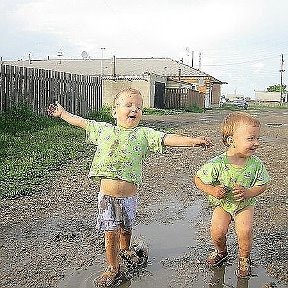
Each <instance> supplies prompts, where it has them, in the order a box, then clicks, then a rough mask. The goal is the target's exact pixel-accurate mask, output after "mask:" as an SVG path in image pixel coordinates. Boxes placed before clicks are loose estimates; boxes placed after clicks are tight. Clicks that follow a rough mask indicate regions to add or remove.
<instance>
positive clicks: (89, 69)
mask: <svg viewBox="0 0 288 288" xmlns="http://www.w3.org/2000/svg"><path fill="white" fill-rule="evenodd" d="M2 63H3V64H8V65H16V66H23V67H31V68H32V67H35V68H41V69H49V70H55V71H60V72H68V73H73V74H81V75H101V70H102V71H103V75H104V76H112V75H113V72H114V68H115V74H116V75H125V76H140V75H144V74H156V75H162V76H179V73H181V76H194V77H212V78H213V79H214V80H216V81H217V82H219V83H224V82H221V81H220V80H217V79H215V78H214V77H213V76H211V75H209V74H207V73H204V72H203V71H200V70H198V69H195V68H192V67H191V66H189V65H186V64H184V63H182V62H179V61H176V60H173V59H171V58H115V64H114V60H113V58H110V59H103V60H101V59H86V60H83V59H49V60H31V61H29V60H24V61H22V60H19V61H2ZM180 69H181V71H179V70H180Z"/></svg>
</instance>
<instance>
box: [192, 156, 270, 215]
mask: <svg viewBox="0 0 288 288" xmlns="http://www.w3.org/2000/svg"><path fill="white" fill-rule="evenodd" d="M196 175H197V176H198V177H199V178H200V179H201V181H202V182H203V183H205V184H210V185H215V186H216V185H224V186H225V187H226V189H227V191H228V192H227V193H226V195H225V196H224V198H222V199H217V198H215V197H213V196H212V195H209V196H208V199H209V201H210V203H211V204H213V205H215V206H221V207H222V208H223V209H224V210H225V211H227V212H229V213H235V212H237V211H239V210H241V209H243V208H244V207H247V206H249V205H254V204H255V202H256V200H255V198H249V199H245V200H243V201H238V202H237V201H235V199H234V197H233V193H232V189H233V188H234V186H235V184H239V185H241V186H243V187H245V188H246V189H248V188H251V187H253V186H261V185H264V184H266V183H268V182H269V175H268V173H267V170H266V169H265V166H264V164H263V163H262V161H261V160H260V159H259V158H258V157H257V156H254V155H252V156H250V157H249V158H248V159H247V162H246V164H245V166H244V167H236V166H234V165H232V164H231V163H229V161H228V158H227V155H226V153H223V154H221V155H219V156H217V157H215V158H213V159H211V160H210V161H209V162H207V163H206V164H204V165H203V166H202V167H201V168H200V169H199V170H198V172H197V174H196Z"/></svg>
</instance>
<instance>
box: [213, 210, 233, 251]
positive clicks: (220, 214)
mask: <svg viewBox="0 0 288 288" xmlns="http://www.w3.org/2000/svg"><path fill="white" fill-rule="evenodd" d="M231 219H232V218H231V215H230V214H229V213H228V212H226V211H225V210H223V208H221V207H220V206H217V207H216V208H215V209H214V211H213V215H212V220H211V229H210V232H211V238H212V241H213V244H214V246H215V248H216V249H217V251H218V252H226V250H227V247H226V234H227V232H228V228H229V224H230V222H231Z"/></svg>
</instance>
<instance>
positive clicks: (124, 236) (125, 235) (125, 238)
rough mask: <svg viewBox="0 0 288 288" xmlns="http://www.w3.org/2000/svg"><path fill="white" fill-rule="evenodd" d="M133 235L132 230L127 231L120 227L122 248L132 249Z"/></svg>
mask: <svg viewBox="0 0 288 288" xmlns="http://www.w3.org/2000/svg"><path fill="white" fill-rule="evenodd" d="M131 235H132V232H131V231H125V230H124V229H123V228H120V250H129V249H130V242H131Z"/></svg>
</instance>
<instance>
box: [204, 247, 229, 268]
mask: <svg viewBox="0 0 288 288" xmlns="http://www.w3.org/2000/svg"><path fill="white" fill-rule="evenodd" d="M227 258H228V253H227V251H226V250H225V251H223V252H219V251H217V250H215V251H214V252H212V253H211V254H210V255H209V256H208V258H207V264H208V265H210V266H213V267H215V266H218V265H220V264H221V263H222V262H224V261H225V260H226V259H227Z"/></svg>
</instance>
